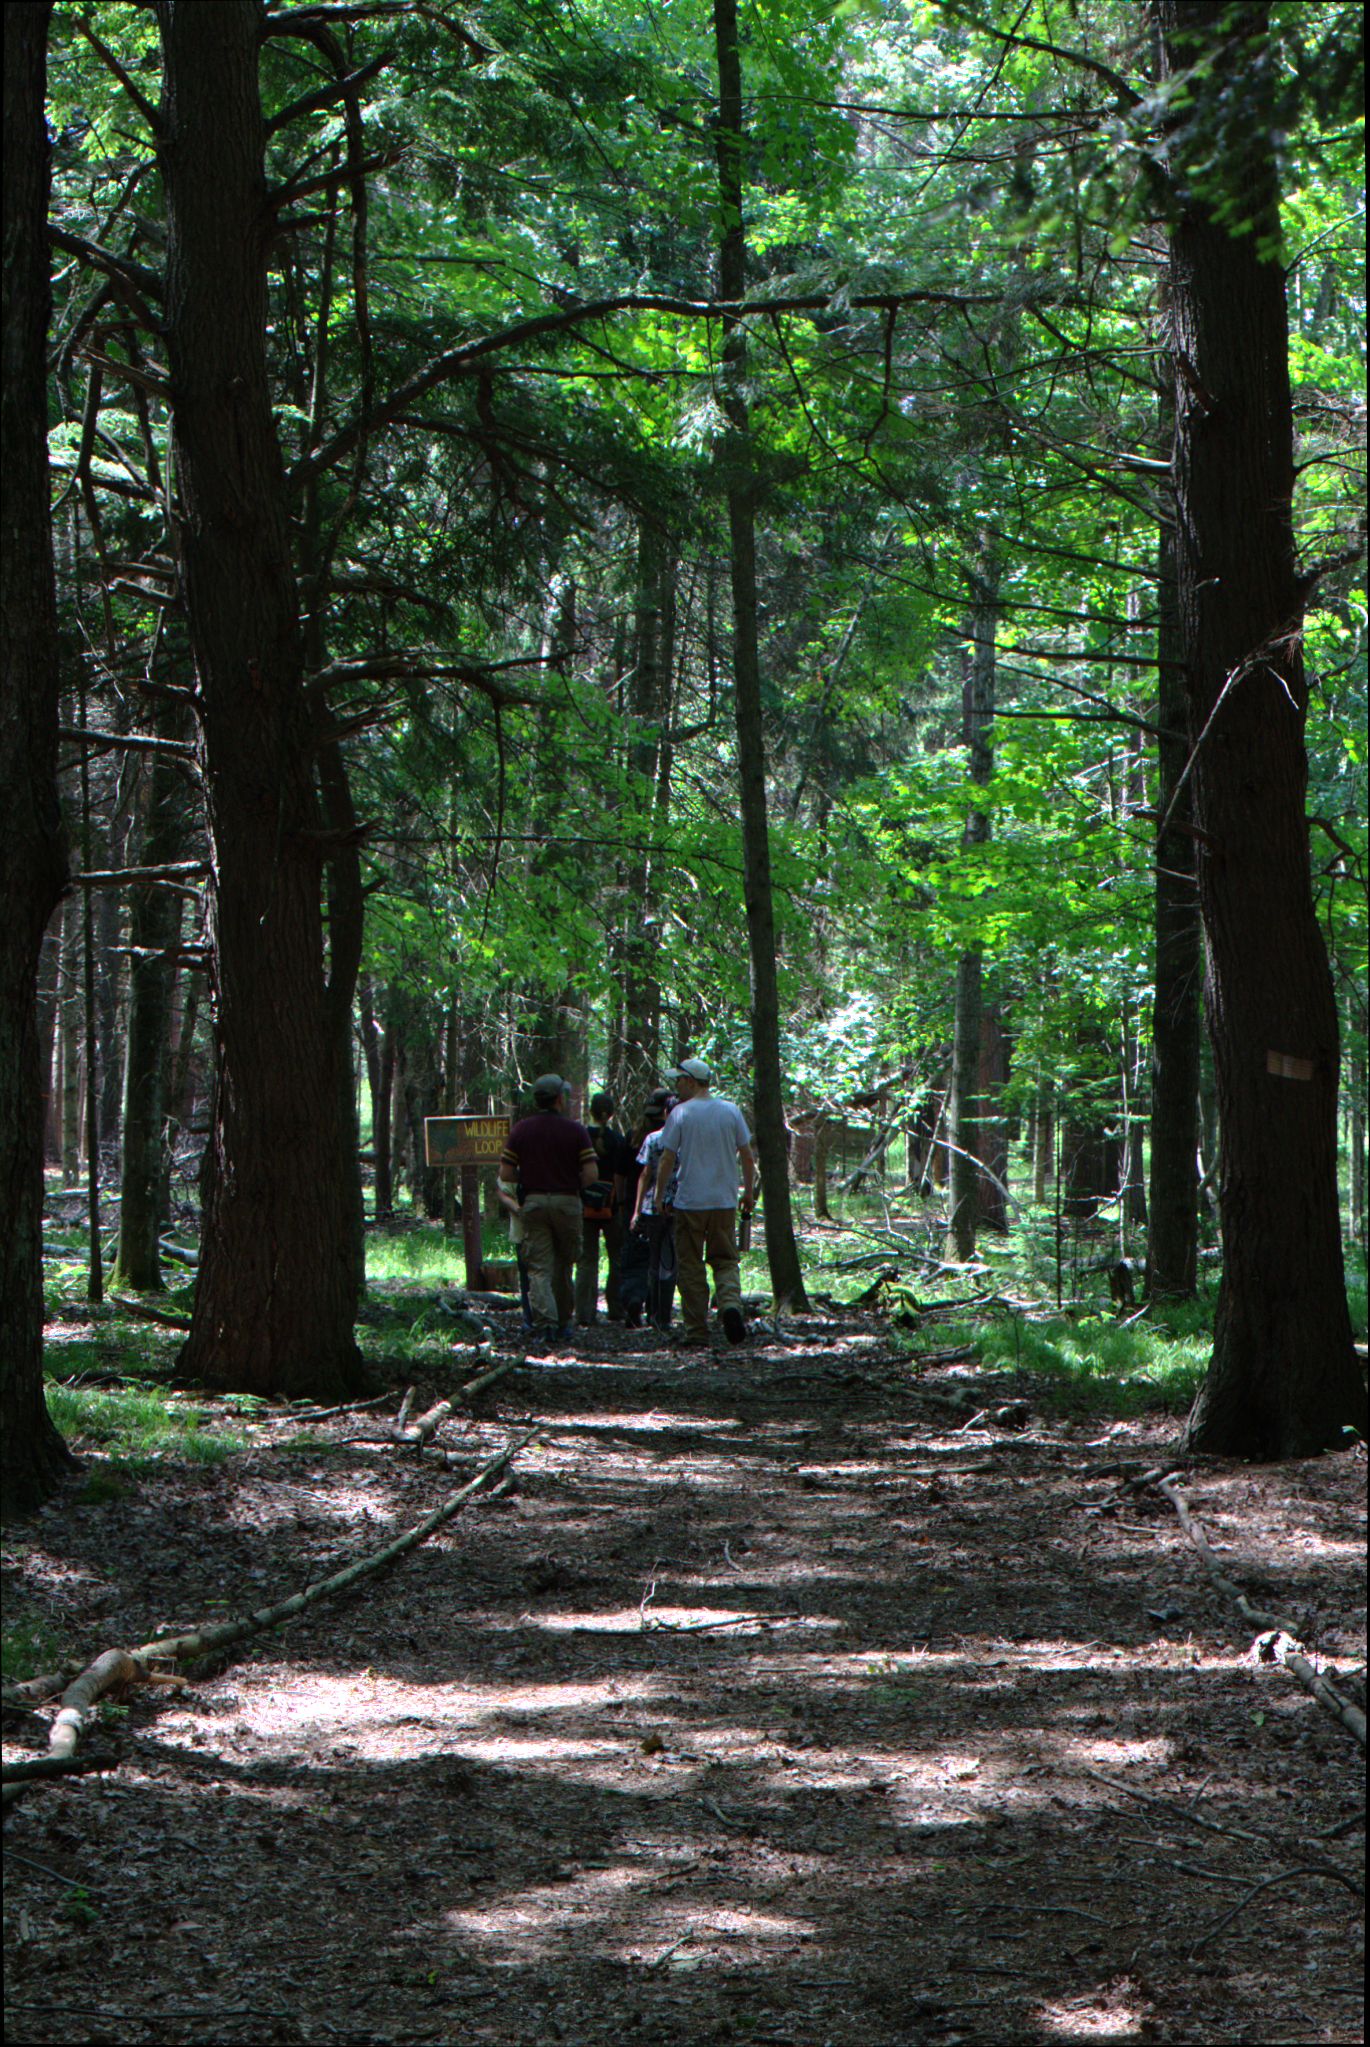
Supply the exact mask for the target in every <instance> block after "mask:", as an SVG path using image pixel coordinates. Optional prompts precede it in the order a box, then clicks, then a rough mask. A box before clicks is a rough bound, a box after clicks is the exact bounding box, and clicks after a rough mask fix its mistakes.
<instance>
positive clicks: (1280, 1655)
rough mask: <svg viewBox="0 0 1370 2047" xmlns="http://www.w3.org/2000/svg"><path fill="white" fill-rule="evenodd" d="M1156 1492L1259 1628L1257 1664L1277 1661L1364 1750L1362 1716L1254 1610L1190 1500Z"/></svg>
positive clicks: (1294, 1643)
mask: <svg viewBox="0 0 1370 2047" xmlns="http://www.w3.org/2000/svg"><path fill="white" fill-rule="evenodd" d="M1156 1490H1157V1492H1159V1493H1163V1494H1164V1495H1165V1497H1166V1499H1167V1500H1169V1502H1170V1504H1171V1506H1172V1507H1173V1508H1174V1509H1175V1512H1176V1514H1177V1515H1178V1517H1179V1522H1180V1526H1181V1528H1182V1529H1183V1530H1184V1532H1185V1534H1186V1535H1187V1536H1188V1537H1189V1540H1190V1541H1191V1542H1192V1543H1193V1545H1194V1548H1195V1549H1196V1550H1197V1551H1198V1553H1199V1557H1200V1560H1201V1561H1202V1563H1203V1567H1204V1569H1205V1570H1206V1571H1207V1573H1208V1575H1209V1577H1210V1578H1211V1579H1212V1581H1213V1583H1214V1584H1215V1585H1216V1586H1217V1588H1218V1590H1219V1591H1220V1592H1221V1593H1222V1594H1223V1595H1224V1597H1225V1598H1227V1599H1230V1600H1231V1601H1232V1602H1233V1604H1234V1605H1235V1606H1236V1608H1237V1610H1238V1612H1239V1613H1240V1614H1241V1616H1242V1618H1243V1620H1246V1621H1249V1622H1250V1624H1251V1626H1252V1627H1253V1628H1255V1629H1257V1630H1258V1639H1257V1642H1256V1645H1255V1650H1256V1657H1257V1660H1258V1661H1259V1662H1261V1663H1278V1664H1279V1665H1280V1666H1281V1668H1282V1669H1284V1670H1287V1671H1288V1672H1289V1673H1290V1675H1291V1676H1292V1677H1293V1678H1294V1679H1295V1681H1296V1682H1297V1683H1298V1684H1300V1685H1302V1687H1303V1689H1304V1690H1305V1691H1306V1692H1307V1693H1308V1695H1309V1697H1310V1698H1314V1699H1316V1700H1317V1702H1318V1704H1319V1705H1320V1706H1321V1707H1322V1708H1323V1710H1324V1711H1325V1712H1328V1713H1330V1714H1331V1715H1332V1717H1333V1718H1334V1719H1335V1720H1339V1721H1340V1722H1341V1724H1342V1726H1343V1727H1344V1728H1345V1729H1346V1731H1347V1733H1348V1734H1349V1735H1350V1736H1351V1738H1352V1740H1353V1741H1356V1742H1358V1743H1359V1745H1360V1746H1361V1748H1364V1747H1365V1715H1364V1713H1363V1712H1362V1711H1361V1709H1360V1707H1359V1706H1356V1705H1353V1704H1352V1702H1351V1701H1350V1699H1347V1698H1343V1696H1342V1694H1341V1693H1340V1692H1339V1691H1338V1690H1337V1688H1336V1686H1335V1685H1333V1684H1331V1683H1330V1682H1329V1681H1328V1679H1327V1678H1326V1677H1325V1676H1324V1675H1323V1673H1322V1672H1321V1671H1318V1670H1315V1669H1314V1667H1313V1665H1312V1664H1311V1663H1310V1662H1309V1660H1308V1657H1307V1654H1306V1653H1305V1650H1304V1645H1303V1643H1302V1642H1301V1641H1300V1640H1299V1638H1298V1636H1297V1635H1296V1634H1295V1632H1294V1630H1293V1628H1291V1627H1290V1626H1289V1625H1288V1623H1287V1622H1285V1621H1282V1620H1281V1619H1280V1617H1279V1615H1278V1614H1273V1613H1267V1612H1266V1610H1265V1609H1264V1607H1259V1606H1253V1605H1252V1603H1251V1601H1250V1600H1249V1599H1248V1598H1247V1597H1246V1594H1245V1593H1244V1592H1243V1591H1242V1590H1241V1587H1240V1586H1239V1585H1236V1584H1234V1583H1233V1581H1232V1579H1231V1578H1229V1577H1228V1576H1227V1574H1226V1572H1225V1571H1224V1570H1223V1568H1222V1566H1221V1565H1220V1564H1219V1562H1218V1559H1217V1557H1216V1556H1215V1554H1214V1552H1213V1547H1212V1545H1211V1543H1210V1542H1209V1540H1208V1537H1207V1536H1206V1535H1205V1534H1204V1532H1203V1529H1202V1528H1201V1527H1200V1526H1199V1523H1198V1522H1197V1521H1196V1520H1195V1519H1194V1516H1193V1515H1192V1514H1191V1513H1190V1511H1189V1502H1188V1501H1187V1500H1186V1499H1185V1497H1184V1494H1183V1493H1181V1492H1180V1491H1179V1490H1178V1489H1177V1488H1176V1487H1175V1485H1174V1484H1173V1483H1172V1482H1171V1480H1170V1479H1168V1478H1162V1479H1158V1480H1157V1481H1156Z"/></svg>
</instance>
